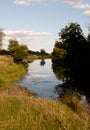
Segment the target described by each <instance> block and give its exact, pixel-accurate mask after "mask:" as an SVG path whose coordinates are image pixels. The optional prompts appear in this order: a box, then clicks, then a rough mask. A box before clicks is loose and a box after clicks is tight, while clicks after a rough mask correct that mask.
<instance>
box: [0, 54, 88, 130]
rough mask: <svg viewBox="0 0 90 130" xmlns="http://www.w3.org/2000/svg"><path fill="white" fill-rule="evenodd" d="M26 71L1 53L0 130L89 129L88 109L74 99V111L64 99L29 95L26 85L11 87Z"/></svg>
mask: <svg viewBox="0 0 90 130" xmlns="http://www.w3.org/2000/svg"><path fill="white" fill-rule="evenodd" d="M25 73H26V69H25V68H24V66H23V65H21V64H15V63H13V59H12V58H11V57H1V56H0V130H3V129H5V130H7V129H9V130H10V129H11V130H16V129H17V130H20V129H21V130H29V129H30V130H37V129H39V130H89V129H90V124H89V123H90V122H89V121H90V119H89V117H88V115H87V112H86V111H85V110H84V109H83V107H84V106H81V105H80V104H79V103H78V102H76V101H77V100H76V98H75V97H74V98H73V101H74V102H75V104H76V106H77V107H75V108H76V109H77V111H75V110H73V109H72V107H73V104H71V106H72V107H70V106H69V105H67V103H65V102H61V101H56V100H49V99H41V98H32V94H31V93H29V92H28V91H27V90H26V89H25V88H22V87H19V86H14V85H13V83H14V82H16V81H17V80H19V79H20V78H21V77H22V76H23V75H24V74H25Z"/></svg>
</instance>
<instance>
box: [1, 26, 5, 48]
mask: <svg viewBox="0 0 90 130" xmlns="http://www.w3.org/2000/svg"><path fill="white" fill-rule="evenodd" d="M4 37H5V34H4V32H3V29H2V28H0V50H1V49H2V45H3V38H4Z"/></svg>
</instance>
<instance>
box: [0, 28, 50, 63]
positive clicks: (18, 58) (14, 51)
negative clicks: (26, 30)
mask: <svg viewBox="0 0 90 130" xmlns="http://www.w3.org/2000/svg"><path fill="white" fill-rule="evenodd" d="M4 37H5V34H4V33H3V29H0V55H11V56H12V57H13V59H14V61H15V62H22V61H24V60H25V59H26V57H27V56H28V55H37V56H49V55H50V54H48V53H47V52H46V51H45V49H41V50H40V51H32V50H29V49H28V47H27V45H24V44H20V43H19V42H18V41H17V40H16V39H10V40H9V45H8V48H7V50H5V49H2V46H3V39H4Z"/></svg>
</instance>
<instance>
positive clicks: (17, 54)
mask: <svg viewBox="0 0 90 130" xmlns="http://www.w3.org/2000/svg"><path fill="white" fill-rule="evenodd" d="M8 50H9V52H10V54H11V55H12V56H13V58H14V61H15V62H22V61H23V60H24V59H25V58H26V57H27V55H28V47H27V46H26V45H23V44H21V45H20V44H19V43H18V41H17V40H13V39H11V40H9V46H8Z"/></svg>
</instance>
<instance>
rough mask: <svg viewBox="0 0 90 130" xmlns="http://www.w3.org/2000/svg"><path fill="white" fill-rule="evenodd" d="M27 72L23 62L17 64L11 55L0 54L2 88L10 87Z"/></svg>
mask: <svg viewBox="0 0 90 130" xmlns="http://www.w3.org/2000/svg"><path fill="white" fill-rule="evenodd" d="M25 72H26V70H25V68H24V66H23V65H22V64H15V63H14V62H13V59H12V58H11V57H6V56H0V89H6V88H8V87H10V85H11V83H13V82H15V81H17V80H18V79H20V77H21V76H22V75H24V74H25Z"/></svg>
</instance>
